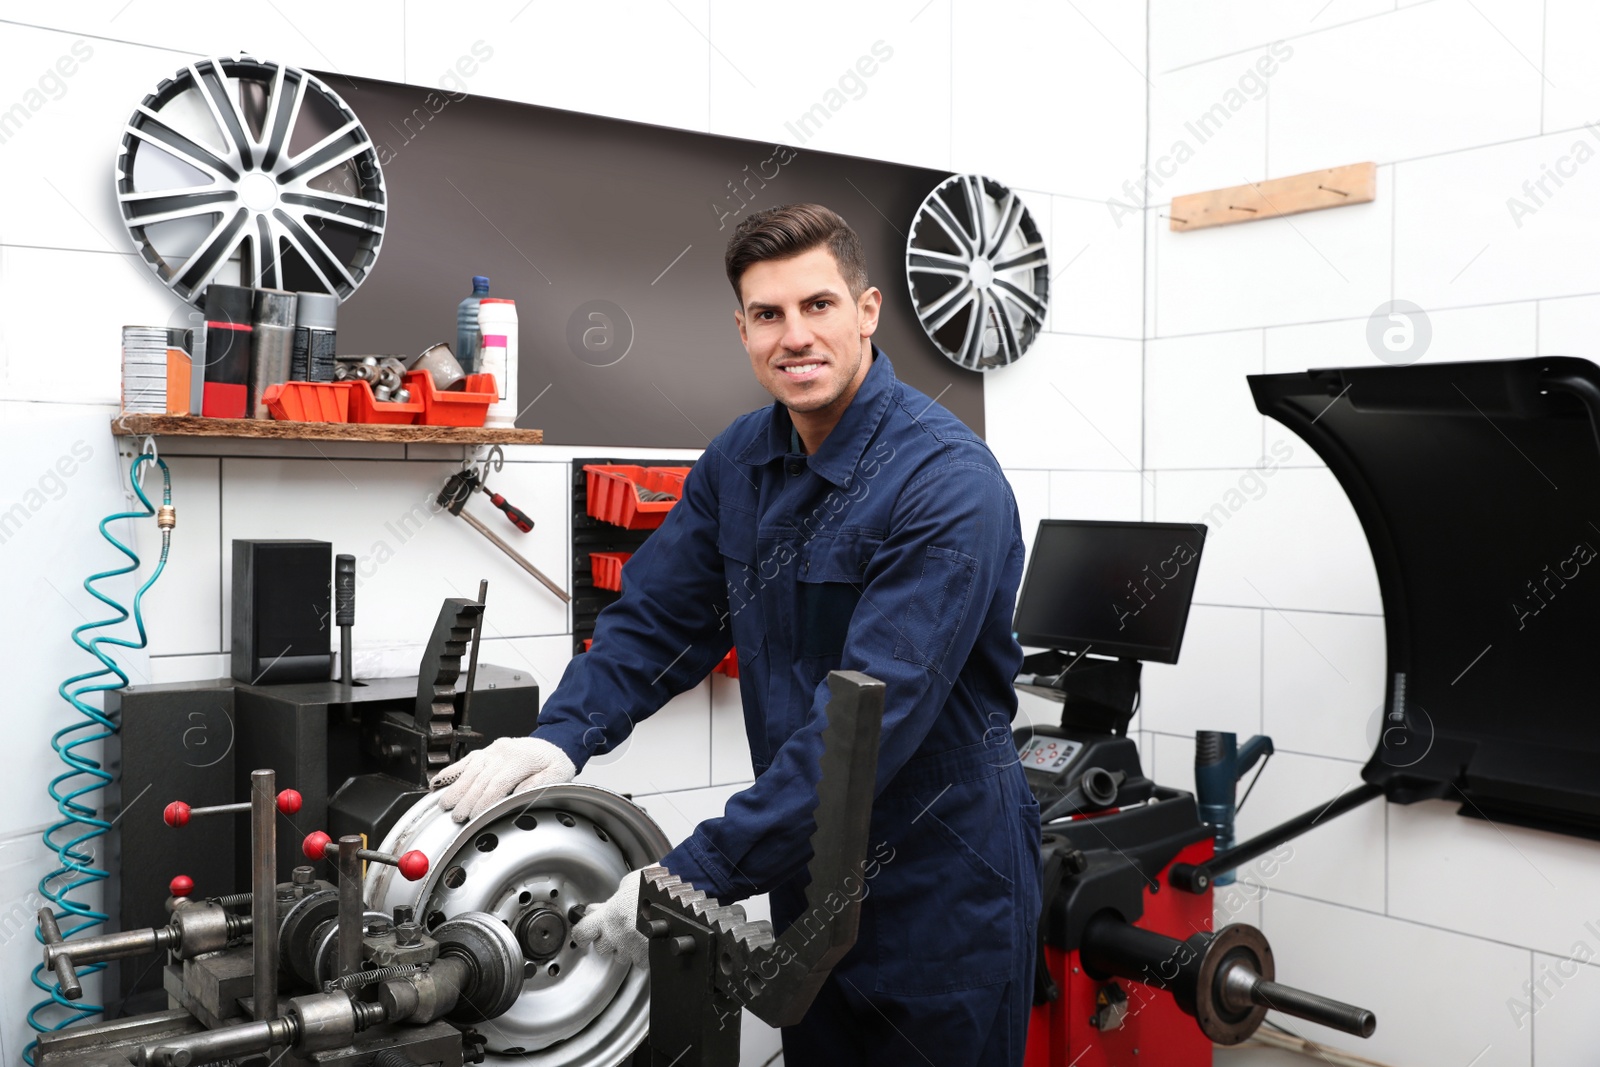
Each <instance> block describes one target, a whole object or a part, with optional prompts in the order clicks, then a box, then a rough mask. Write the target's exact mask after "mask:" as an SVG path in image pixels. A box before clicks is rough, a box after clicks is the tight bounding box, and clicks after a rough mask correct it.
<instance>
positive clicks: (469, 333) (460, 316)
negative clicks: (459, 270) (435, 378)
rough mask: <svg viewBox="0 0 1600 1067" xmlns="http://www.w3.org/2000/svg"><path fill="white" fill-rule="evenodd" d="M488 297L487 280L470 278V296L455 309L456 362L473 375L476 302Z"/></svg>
mask: <svg viewBox="0 0 1600 1067" xmlns="http://www.w3.org/2000/svg"><path fill="white" fill-rule="evenodd" d="M488 295H489V279H488V278H485V277H484V276H483V275H481V274H474V275H473V276H472V295H471V296H469V297H467V298H466V299H465V300H463V301H461V303H460V304H459V305H458V306H457V307H456V361H457V362H458V363H460V364H461V369H462V370H464V371H466V372H467V373H468V374H474V373H476V372H477V369H478V301H480V300H482V299H483V298H484V297H486V296H488Z"/></svg>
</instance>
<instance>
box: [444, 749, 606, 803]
mask: <svg viewBox="0 0 1600 1067" xmlns="http://www.w3.org/2000/svg"><path fill="white" fill-rule="evenodd" d="M577 775H578V770H577V768H576V767H574V766H573V765H572V761H571V760H570V759H568V758H567V754H566V753H565V752H563V751H561V750H560V749H559V748H557V747H556V746H555V745H552V744H551V743H550V742H548V741H541V740H540V739H539V738H537V737H502V738H500V739H499V740H496V741H492V742H490V744H489V747H488V748H480V749H478V750H477V751H476V752H469V753H468V754H467V755H466V756H465V757H463V758H462V759H461V760H459V761H458V762H456V763H454V764H452V765H451V766H449V767H446V768H445V769H444V770H442V771H440V772H439V773H438V774H436V775H434V776H433V780H432V782H430V783H429V784H430V786H431V787H432V788H434V789H439V788H441V787H444V786H448V788H446V789H445V790H444V792H442V793H440V794H439V806H440V807H441V808H443V809H444V810H446V811H448V812H451V818H453V819H455V821H456V822H467V821H468V820H469V819H475V818H477V817H478V816H479V815H482V814H483V813H484V812H486V811H488V810H489V809H490V808H492V807H494V806H495V805H496V804H498V803H499V802H500V801H501V800H502V799H504V798H505V797H507V796H509V795H510V794H512V793H520V792H523V791H524V790H527V789H536V788H538V787H539V786H544V785H562V784H564V783H566V782H570V781H572V779H574V778H575V777H577Z"/></svg>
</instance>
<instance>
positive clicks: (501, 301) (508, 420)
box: [476, 296, 517, 427]
mask: <svg viewBox="0 0 1600 1067" xmlns="http://www.w3.org/2000/svg"><path fill="white" fill-rule="evenodd" d="M478 336H479V338H480V340H479V342H478V346H479V347H478V366H477V368H476V370H477V372H478V373H480V374H492V375H494V382H495V387H496V389H498V390H499V393H500V397H499V399H498V400H496V401H495V402H494V403H493V404H490V405H489V419H488V422H487V423H486V425H489V426H503V427H511V426H515V425H516V421H517V302H516V301H515V300H506V299H505V298H503V297H496V296H486V297H484V298H483V299H482V300H481V301H479V303H478Z"/></svg>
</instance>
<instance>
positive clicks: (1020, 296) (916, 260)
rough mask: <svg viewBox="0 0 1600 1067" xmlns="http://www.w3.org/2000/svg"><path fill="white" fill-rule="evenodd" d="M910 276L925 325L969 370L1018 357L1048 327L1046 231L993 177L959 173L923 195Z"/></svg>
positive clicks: (911, 244) (914, 225) (909, 253)
mask: <svg viewBox="0 0 1600 1067" xmlns="http://www.w3.org/2000/svg"><path fill="white" fill-rule="evenodd" d="M906 281H907V283H909V284H910V286H911V299H912V302H913V303H914V304H915V305H916V309H917V318H918V319H919V320H920V321H921V323H922V329H923V332H924V333H926V334H927V335H928V339H929V340H930V341H932V342H933V343H934V346H935V347H937V348H938V349H939V351H941V352H943V353H944V354H945V356H946V358H948V359H949V360H951V362H953V363H955V364H956V365H958V366H961V367H965V368H966V369H967V370H991V369H993V368H995V367H1004V366H1006V365H1007V364H1009V363H1015V362H1016V361H1017V360H1019V359H1021V358H1022V356H1023V354H1024V353H1026V352H1027V351H1028V349H1029V348H1030V347H1031V346H1032V345H1033V342H1034V339H1035V338H1037V337H1038V336H1039V331H1040V330H1042V329H1044V316H1045V311H1046V309H1047V308H1048V307H1049V304H1050V262H1049V255H1048V253H1047V252H1046V250H1045V242H1044V237H1043V236H1042V235H1041V234H1040V232H1039V226H1038V224H1037V223H1035V222H1034V220H1033V215H1032V214H1031V213H1029V211H1028V208H1027V206H1026V205H1024V204H1023V202H1022V200H1021V198H1020V197H1018V196H1017V194H1016V193H1014V192H1012V191H1011V190H1010V189H1008V188H1006V187H1005V186H1004V185H1001V184H1000V183H999V182H997V181H995V180H994V179H993V178H985V177H984V176H983V175H981V174H954V175H951V176H950V177H948V178H946V179H945V180H944V181H942V182H940V183H939V184H938V186H936V187H935V188H934V190H933V192H931V193H929V194H928V196H927V198H926V199H925V200H923V201H922V206H921V207H920V208H918V209H917V214H916V216H915V217H914V218H913V219H912V221H911V236H910V237H909V238H907V239H906Z"/></svg>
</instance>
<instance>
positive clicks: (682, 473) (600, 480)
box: [583, 463, 689, 530]
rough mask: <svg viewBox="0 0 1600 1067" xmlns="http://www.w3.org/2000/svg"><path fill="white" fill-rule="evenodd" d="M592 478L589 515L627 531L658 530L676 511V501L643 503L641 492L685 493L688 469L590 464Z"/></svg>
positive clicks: (676, 494) (622, 464)
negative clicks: (685, 479) (674, 510)
mask: <svg viewBox="0 0 1600 1067" xmlns="http://www.w3.org/2000/svg"><path fill="white" fill-rule="evenodd" d="M583 470H584V473H585V474H586V475H588V486H589V514H590V516H592V517H593V518H596V519H599V520H600V521H602V522H609V523H611V524H612V525H615V526H621V527H622V528H623V529H625V530H654V529H655V528H656V527H658V526H660V525H661V522H662V520H664V519H665V518H666V517H667V512H669V511H671V510H672V505H674V504H676V503H677V502H678V501H677V500H676V499H673V500H640V499H639V493H638V489H639V488H641V487H642V488H643V489H645V490H647V491H649V492H656V493H672V494H673V495H674V496H675V497H676V496H680V495H682V493H683V480H684V478H686V477H688V475H689V468H688V467H636V466H632V465H629V464H624V463H590V464H586V465H585V466H584V468H583Z"/></svg>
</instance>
